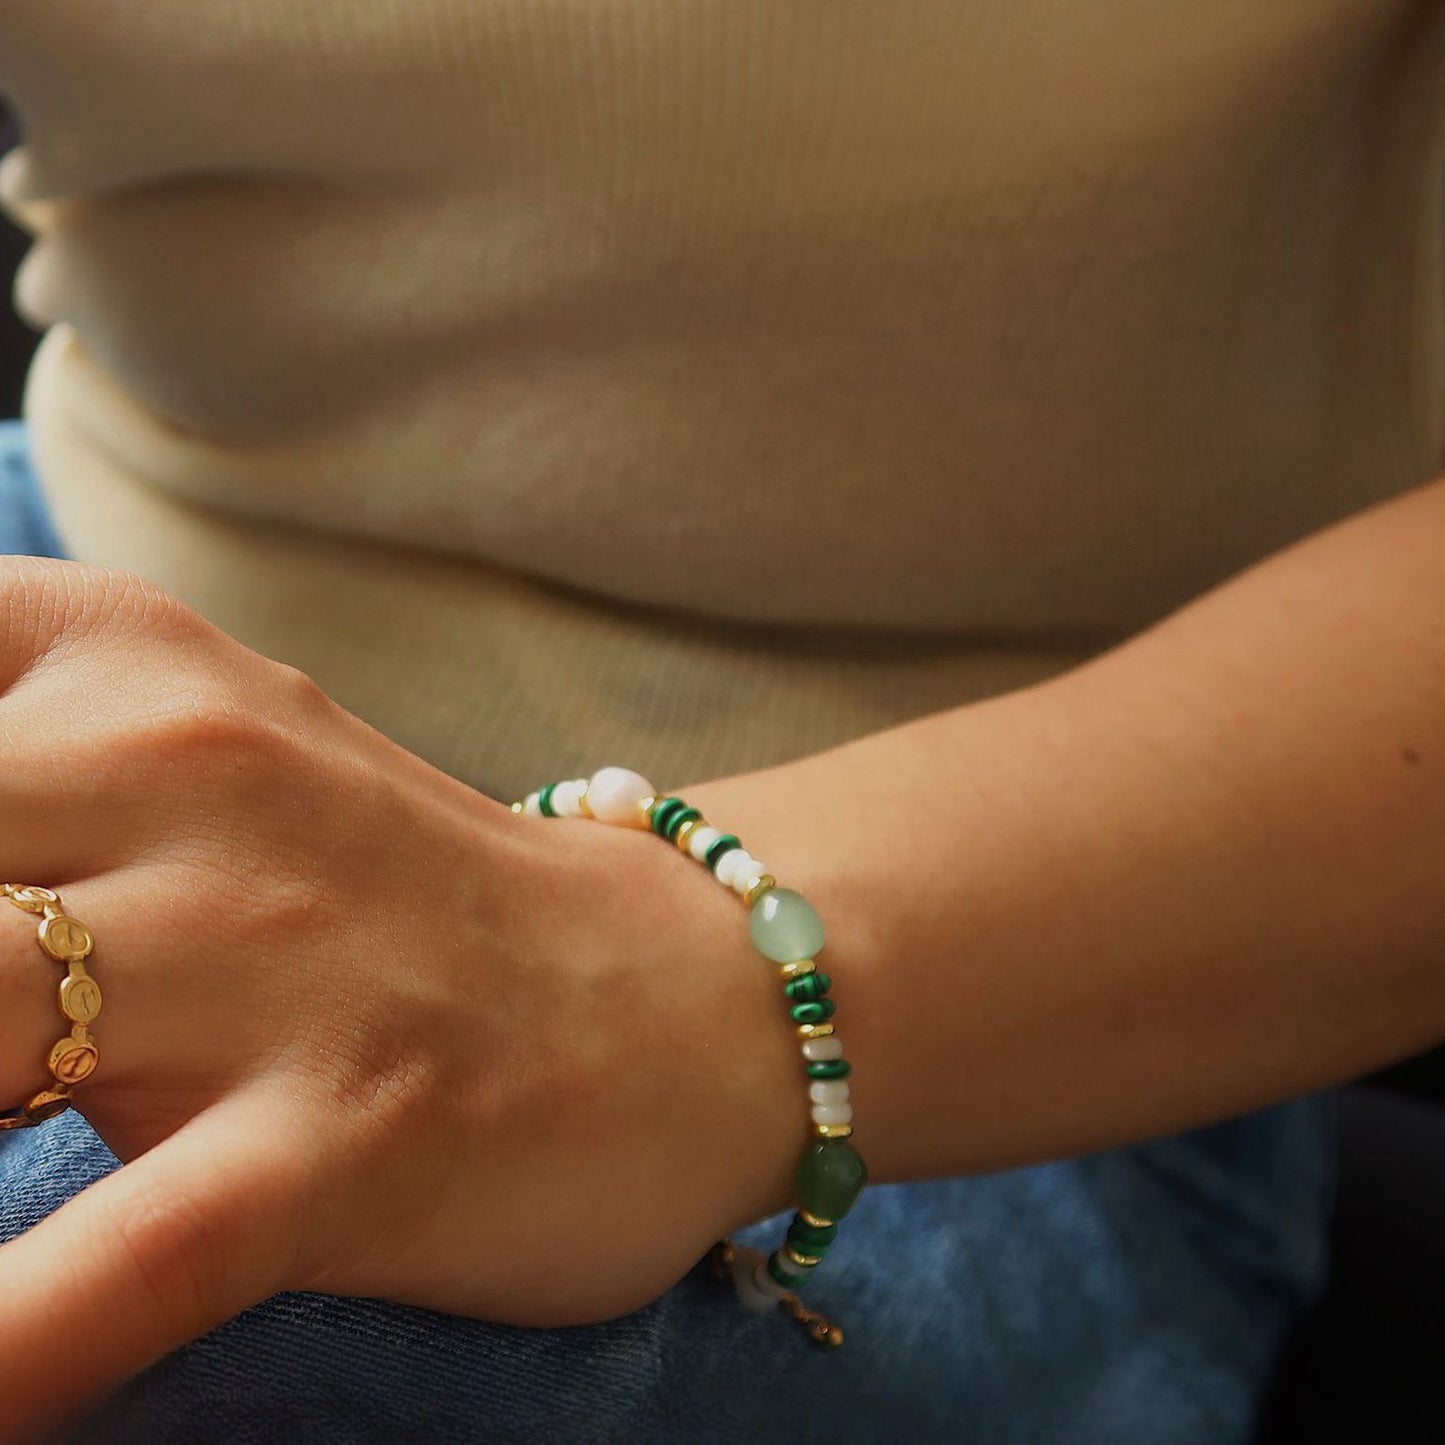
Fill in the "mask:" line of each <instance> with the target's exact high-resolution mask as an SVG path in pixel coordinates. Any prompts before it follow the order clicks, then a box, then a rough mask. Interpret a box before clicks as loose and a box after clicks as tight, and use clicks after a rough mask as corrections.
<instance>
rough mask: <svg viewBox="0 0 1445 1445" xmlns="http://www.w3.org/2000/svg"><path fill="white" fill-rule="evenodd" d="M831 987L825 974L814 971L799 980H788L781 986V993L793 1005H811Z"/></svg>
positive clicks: (830, 981) (829, 979)
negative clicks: (785, 995) (791, 1001)
mask: <svg viewBox="0 0 1445 1445" xmlns="http://www.w3.org/2000/svg"><path fill="white" fill-rule="evenodd" d="M832 987H833V980H832V979H831V978H829V977H828V975H827V974H826V973H819V972H817V971H816V970H815V971H814V972H812V973H805V974H804V975H803V976H802V977H801V978H790V979H789V980H788V981H787V983H785V984H784V985H783V992H784V993H785V994H787V996H788V997H789V998H790V999H792V1000H793V1002H794V1003H812V1002H813V1001H814V1000H815V999H820V998H822V997H823V995H824V994H825V993H827V992H828V990H829V989H830V988H832Z"/></svg>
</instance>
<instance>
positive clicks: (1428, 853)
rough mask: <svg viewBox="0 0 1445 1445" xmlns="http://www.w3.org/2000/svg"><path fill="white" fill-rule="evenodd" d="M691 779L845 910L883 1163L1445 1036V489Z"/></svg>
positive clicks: (1162, 1104) (1145, 1120)
mask: <svg viewBox="0 0 1445 1445" xmlns="http://www.w3.org/2000/svg"><path fill="white" fill-rule="evenodd" d="M677 791H680V792H682V793H683V794H684V795H685V796H687V797H688V798H689V799H690V800H691V801H693V802H695V803H696V804H698V805H699V806H700V807H702V808H703V811H704V812H705V813H706V814H707V815H708V817H709V818H711V819H714V820H716V821H717V822H718V823H719V824H723V825H726V826H727V827H728V828H729V829H731V830H733V831H736V832H738V833H739V834H741V836H742V837H743V840H744V843H745V844H746V845H747V846H748V847H749V849H750V850H751V851H752V852H753V853H754V854H755V855H756V856H757V857H759V858H761V859H763V860H764V862H766V863H767V864H768V865H769V866H770V867H771V868H772V869H773V871H774V872H775V873H776V875H777V876H778V877H779V879H780V880H781V881H783V882H784V883H786V884H788V885H790V886H794V887H797V888H798V889H799V890H800V891H802V892H803V893H805V894H806V895H807V896H809V897H810V898H811V899H812V900H813V901H814V902H815V903H816V904H817V906H818V908H819V911H820V912H821V914H822V915H823V918H824V920H825V923H826V925H827V927H828V934H829V939H828V944H827V947H826V950H825V953H826V958H827V961H828V965H829V971H830V972H831V973H832V974H833V976H834V978H835V980H836V981H835V984H834V990H833V992H834V997H835V998H836V1000H837V1002H838V1006H839V1012H838V1033H839V1036H840V1037H841V1038H843V1039H844V1040H845V1045H846V1048H847V1052H848V1054H849V1056H850V1057H851V1058H852V1060H853V1062H854V1064H855V1066H856V1074H855V1078H854V1091H853V1093H854V1102H855V1104H856V1106H857V1125H858V1137H859V1142H860V1145H862V1146H863V1147H864V1149H865V1152H866V1154H867V1156H868V1158H869V1161H870V1164H871V1165H872V1167H873V1169H874V1174H875V1177H879V1178H888V1179H898V1178H907V1177H920V1176H929V1175H937V1174H944V1173H952V1172H959V1171H971V1170H983V1169H993V1168H1000V1167H1005V1166H1009V1165H1013V1164H1018V1163H1023V1162H1027V1161H1031V1160H1037V1159H1041V1158H1047V1157H1054V1156H1061V1155H1066V1154H1076V1153H1081V1152H1087V1151H1090V1150H1093V1149H1096V1148H1100V1147H1106V1146H1110V1145H1114V1144H1118V1143H1121V1142H1125V1141H1129V1140H1133V1139H1138V1138H1143V1137H1147V1136H1150V1135H1154V1134H1159V1133H1163V1132H1168V1131H1172V1130H1175V1129H1179V1128H1182V1127H1186V1126H1190V1125H1193V1124H1196V1123H1200V1122H1203V1121H1206V1120H1209V1119H1213V1118H1219V1117H1223V1116H1225V1115H1228V1114H1232V1113H1236V1112H1240V1111H1243V1110H1246V1109H1248V1108H1251V1107H1254V1106H1258V1105H1262V1104H1265V1103H1267V1102H1271V1101H1275V1100H1278V1099H1281V1098H1285V1097H1288V1096H1290V1095H1294V1094H1298V1093H1302V1092H1305V1091H1308V1090H1311V1089H1314V1088H1317V1087H1320V1086H1322V1085H1327V1084H1330V1083H1333V1082H1336V1081H1340V1080H1343V1079H1346V1078H1349V1077H1351V1076H1353V1075H1356V1074H1358V1073H1360V1072H1362V1071H1364V1070H1367V1069H1369V1068H1371V1067H1373V1066H1376V1065H1378V1064H1381V1063H1384V1062H1386V1061H1388V1060H1391V1059H1394V1058H1397V1057H1400V1056H1403V1055H1405V1054H1407V1053H1409V1052H1411V1051H1412V1050H1414V1049H1416V1048H1418V1047H1421V1046H1424V1045H1427V1044H1429V1043H1431V1042H1432V1041H1434V1040H1436V1039H1437V1038H1439V1037H1440V1036H1441V1035H1442V1034H1445V877H1442V875H1445V485H1442V484H1438V483H1437V484H1434V485H1431V486H1429V487H1424V488H1421V489H1419V490H1418V491H1415V492H1413V493H1411V494H1409V495H1407V496H1405V497H1403V498H1401V499H1399V500H1397V501H1395V502H1393V503H1391V504H1389V505H1387V506H1384V507H1380V508H1376V509H1374V510H1372V511H1370V512H1368V513H1365V514H1362V515H1360V516H1358V517H1356V518H1353V519H1351V520H1350V521H1348V522H1346V523H1344V524H1342V525H1341V526H1339V527H1336V528H1333V529H1331V530H1329V531H1327V532H1324V533H1321V534H1318V535H1316V536H1314V537H1312V538H1310V539H1308V540H1306V541H1305V542H1303V543H1301V544H1299V545H1297V546H1295V547H1293V548H1291V549H1289V550H1288V551H1285V552H1283V553H1280V554H1278V555H1277V556H1275V557H1273V558H1271V559H1269V560H1268V561H1266V562H1264V563H1262V564H1260V565H1259V566H1257V567H1255V568H1253V569H1252V570H1250V571H1249V572H1247V573H1245V574H1243V575H1241V576H1240V577H1238V578H1236V579H1234V580H1233V581H1231V582H1229V583H1228V584H1226V585H1224V586H1223V587H1221V588H1219V589H1217V590H1216V591H1214V592H1212V593H1210V594H1208V595H1207V596H1205V597H1204V598H1202V599H1200V600H1199V601H1197V602H1195V603H1194V604H1192V605H1191V606H1189V607H1188V608H1186V609H1184V610H1183V611H1181V612H1179V613H1177V614H1176V615H1174V616H1173V617H1171V618H1169V619H1167V620H1166V621H1164V622H1163V623H1161V624H1159V625H1158V626H1156V627H1154V628H1152V629H1151V630H1150V631H1148V632H1146V633H1144V634H1142V635H1141V636H1140V637H1138V638H1136V639H1134V640H1133V641H1131V642H1129V643H1128V644H1126V645H1124V646H1122V647H1119V648H1117V649H1115V650H1113V651H1112V652H1109V653H1107V654H1105V655H1103V656H1102V657H1100V658H1099V659H1097V660H1095V661H1094V662H1092V663H1090V664H1088V665H1086V666H1084V667H1082V668H1079V669H1077V670H1075V671H1074V672H1072V673H1069V674H1068V675H1066V676H1064V677H1061V678H1059V679H1057V680H1054V681H1051V682H1049V683H1046V684H1043V685H1041V686H1038V687H1035V688H1031V689H1028V690H1026V691H1023V692H1020V693H1015V694H1012V695H1008V696H1005V697H1001V698H998V699H995V700H992V701H989V702H987V703H984V704H981V705H973V706H967V707H961V708H958V709H956V710H953V711H949V712H944V713H938V714H934V715H932V716H929V717H925V718H922V719H918V720H916V721H914V722H911V723H907V724H904V725H901V726H898V727H894V728H890V729H888V730H887V731H884V732H880V733H876V734H873V735H870V736H867V737H864V738H860V739H858V740H855V741H853V742H850V743H847V744H844V745H842V746H839V747H836V748H833V749H830V750H829V751H827V752H823V753H820V754H817V755H815V756H812V757H809V758H805V759H802V760H800V761H796V762H791V763H788V764H784V765H781V766H778V767H774V768H770V769H766V770H763V771H760V772H757V773H751V774H746V775H742V776H738V777H733V778H726V779H717V780H714V781H711V782H705V783H701V784H696V785H691V786H687V787H683V788H679V789H678V790H677Z"/></svg>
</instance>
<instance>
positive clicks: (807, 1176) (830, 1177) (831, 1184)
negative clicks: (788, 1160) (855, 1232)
mask: <svg viewBox="0 0 1445 1445" xmlns="http://www.w3.org/2000/svg"><path fill="white" fill-rule="evenodd" d="M867 1182H868V1166H867V1165H866V1164H865V1163H864V1162H863V1156H862V1155H861V1154H860V1153H859V1152H858V1151H857V1150H856V1149H855V1148H854V1147H853V1145H852V1144H851V1143H850V1142H849V1141H848V1140H847V1139H819V1140H818V1141H817V1142H816V1143H814V1144H810V1145H809V1146H808V1148H807V1150H806V1151H805V1153H804V1154H803V1157H802V1158H801V1159H800V1160H799V1161H798V1179H797V1183H798V1202H799V1203H800V1204H801V1205H802V1207H803V1208H804V1209H806V1210H807V1211H808V1213H809V1214H811V1215H812V1216H813V1217H814V1218H815V1219H831V1220H833V1221H834V1222H835V1223H836V1222H837V1221H838V1220H840V1219H842V1218H843V1216H844V1215H845V1214H847V1213H848V1211H849V1210H850V1209H852V1207H853V1206H854V1205H855V1204H856V1203H857V1202H858V1196H859V1195H860V1194H861V1193H862V1192H863V1186H864V1185H865V1184H866V1183H867Z"/></svg>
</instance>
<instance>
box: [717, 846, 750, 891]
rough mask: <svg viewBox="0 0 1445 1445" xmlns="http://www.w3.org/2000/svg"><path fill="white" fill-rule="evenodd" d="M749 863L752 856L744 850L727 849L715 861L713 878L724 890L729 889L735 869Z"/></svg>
mask: <svg viewBox="0 0 1445 1445" xmlns="http://www.w3.org/2000/svg"><path fill="white" fill-rule="evenodd" d="M750 862H752V854H751V853H749V852H748V850H747V849H746V848H729V849H728V851H727V852H726V853H724V854H723V855H722V857H721V858H719V859H718V860H717V867H716V868H714V869H713V870H712V871H713V877H715V878H716V879H717V881H718V882H719V883H721V884H722V885H723V887H724V888H731V887H732V886H733V878H734V877H735V876H736V873H737V869H738V868H739V867H740V866H741V865H742V864H744V863H750Z"/></svg>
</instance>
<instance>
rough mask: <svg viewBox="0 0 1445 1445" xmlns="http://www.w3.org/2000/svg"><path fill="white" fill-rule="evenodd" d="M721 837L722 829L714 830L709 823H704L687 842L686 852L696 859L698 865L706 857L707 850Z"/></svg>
mask: <svg viewBox="0 0 1445 1445" xmlns="http://www.w3.org/2000/svg"><path fill="white" fill-rule="evenodd" d="M721 837H722V829H721V828H714V827H713V825H712V824H711V823H704V824H703V825H702V827H701V828H699V829H698V830H697V831H696V832H695V833H694V834H693V835H692V837H691V838H689V839H688V842H687V851H688V852H689V853H691V854H692V856H693V857H694V858H696V859H697V861H698V862H699V863H701V862H702V860H703V859H704V858H706V857H707V850H708V849H709V848H711V847H712V845H713V844H714V843H716V842H717V840H718V839H719V838H721Z"/></svg>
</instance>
